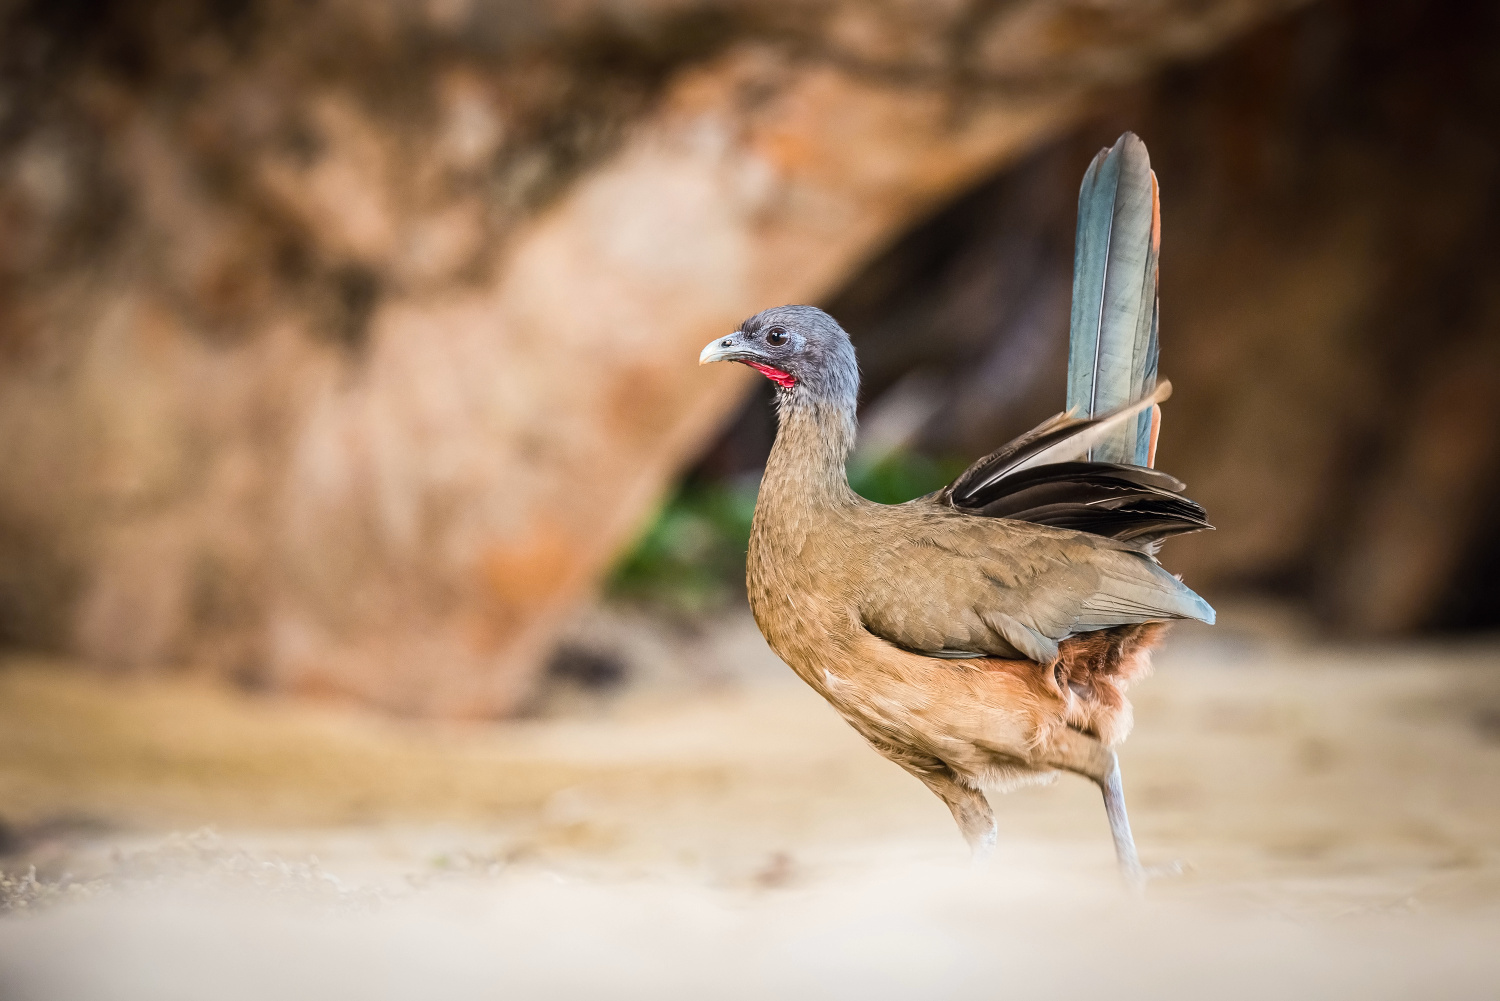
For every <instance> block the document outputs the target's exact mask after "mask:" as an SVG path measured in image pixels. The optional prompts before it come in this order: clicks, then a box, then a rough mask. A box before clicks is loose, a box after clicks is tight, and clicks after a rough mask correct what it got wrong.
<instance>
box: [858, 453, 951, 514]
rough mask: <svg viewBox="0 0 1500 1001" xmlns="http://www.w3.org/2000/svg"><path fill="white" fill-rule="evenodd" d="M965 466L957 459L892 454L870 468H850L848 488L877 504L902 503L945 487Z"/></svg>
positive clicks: (914, 454)
mask: <svg viewBox="0 0 1500 1001" xmlns="http://www.w3.org/2000/svg"><path fill="white" fill-rule="evenodd" d="M966 465H967V463H965V462H963V461H962V460H957V459H934V458H932V457H931V456H926V455H922V454H920V453H917V452H895V453H893V454H891V455H889V456H887V457H886V458H884V459H882V460H881V461H880V462H877V463H875V464H873V465H869V466H861V465H858V464H855V465H851V466H850V467H849V485H850V486H851V487H853V488H854V492H855V493H857V494H859V495H860V496H861V497H864V498H866V499H868V500H872V501H875V502H876V503H877V504H903V503H905V502H906V501H909V500H911V499H912V498H914V497H922V496H924V495H926V494H930V493H932V492H933V491H934V490H941V489H942V488H943V487H946V486H947V485H948V484H949V483H952V482H953V480H954V478H955V477H956V476H958V474H959V473H961V472H963V471H964V467H965V466H966Z"/></svg>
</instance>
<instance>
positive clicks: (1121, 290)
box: [1068, 132, 1161, 466]
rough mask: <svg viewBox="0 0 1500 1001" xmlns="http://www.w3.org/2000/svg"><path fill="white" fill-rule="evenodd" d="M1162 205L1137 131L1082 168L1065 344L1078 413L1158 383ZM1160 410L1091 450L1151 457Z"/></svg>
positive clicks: (1099, 410)
mask: <svg viewBox="0 0 1500 1001" xmlns="http://www.w3.org/2000/svg"><path fill="white" fill-rule="evenodd" d="M1160 206H1161V202H1160V198H1159V193H1158V191H1157V187H1156V175H1155V174H1154V173H1152V171H1151V158H1150V156H1149V155H1148V154H1147V152H1146V144H1145V143H1143V142H1141V140H1140V139H1139V138H1138V137H1137V136H1136V135H1135V134H1134V133H1133V132H1127V133H1125V134H1124V135H1122V136H1121V137H1120V138H1119V140H1118V141H1117V142H1116V143H1115V144H1114V146H1112V147H1110V148H1109V149H1107V150H1101V151H1100V152H1099V155H1098V156H1096V157H1095V158H1094V162H1093V163H1091V164H1090V165H1089V169H1088V172H1087V173H1086V174H1084V177H1083V186H1082V187H1081V188H1080V189H1079V192H1078V235H1077V245H1076V249H1075V251H1074V258H1073V315H1072V324H1071V326H1070V334H1069V348H1068V410H1069V412H1070V413H1072V414H1073V415H1075V416H1078V417H1083V418H1092V417H1096V416H1099V415H1101V414H1106V413H1109V412H1110V411H1114V410H1119V409H1120V408H1121V407H1124V406H1127V405H1129V404H1131V403H1134V402H1135V401H1136V400H1139V399H1140V398H1141V397H1143V396H1145V395H1146V394H1147V393H1149V392H1150V391H1151V390H1152V388H1154V387H1155V385H1156V362H1157V306H1158V303H1157V296H1156V277H1157V253H1158V251H1159V250H1160V247H1161V207H1160ZM1157 419H1158V418H1157V413H1156V412H1154V411H1152V410H1147V411H1145V412H1143V413H1142V414H1141V415H1140V418H1139V420H1137V421H1136V422H1135V423H1134V424H1132V425H1131V426H1128V427H1121V428H1119V429H1118V430H1116V431H1115V432H1114V433H1112V434H1111V435H1110V437H1109V438H1108V440H1106V441H1104V442H1101V443H1099V444H1097V445H1095V446H1094V448H1093V449H1092V451H1091V452H1090V455H1089V458H1091V459H1093V460H1096V461H1099V462H1116V463H1126V464H1132V465H1138V466H1145V465H1149V464H1150V461H1151V458H1152V456H1151V438H1152V435H1153V422H1154V421H1155V420H1157Z"/></svg>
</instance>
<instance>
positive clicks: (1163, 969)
mask: <svg viewBox="0 0 1500 1001" xmlns="http://www.w3.org/2000/svg"><path fill="white" fill-rule="evenodd" d="M1226 619H1227V620H1229V621H1230V626H1229V627H1228V628H1221V629H1219V630H1217V631H1215V632H1208V631H1206V630H1205V631H1190V630H1183V631H1181V632H1179V634H1177V635H1176V636H1175V637H1174V638H1173V641H1172V643H1171V645H1170V648H1169V649H1168V650H1167V651H1166V653H1165V654H1164V655H1163V656H1162V657H1161V658H1160V659H1159V669H1158V672H1157V676H1156V677H1155V678H1154V679H1152V680H1151V681H1149V682H1147V683H1146V684H1145V685H1144V686H1142V687H1141V688H1139V689H1138V690H1137V696H1136V706H1137V727H1136V733H1135V735H1134V736H1133V737H1132V738H1131V740H1130V742H1129V743H1128V744H1127V745H1126V747H1125V749H1124V751H1123V754H1122V760H1123V766H1124V769H1125V777H1126V784H1127V794H1128V796H1129V799H1130V803H1131V809H1132V818H1133V820H1134V823H1135V827H1136V835H1137V839H1138V841H1139V842H1140V846H1141V850H1142V854H1143V856H1144V857H1145V859H1146V861H1147V862H1148V863H1168V862H1173V861H1180V862H1182V863H1183V866H1184V869H1185V871H1184V872H1183V874H1182V875H1179V876H1175V877H1167V878H1162V879H1159V880H1156V881H1155V882H1153V883H1152V884H1151V886H1150V887H1149V889H1148V891H1147V893H1146V894H1145V896H1144V898H1134V897H1132V896H1130V895H1128V894H1127V893H1125V892H1124V891H1123V890H1122V888H1121V887H1120V884H1119V883H1118V881H1117V879H1116V878H1115V875H1114V872H1113V858H1112V852H1111V849H1110V844H1109V837H1108V833H1107V829H1106V825H1105V822H1104V817H1103V811H1102V808H1101V806H1100V803H1099V798H1098V794H1097V792H1096V791H1095V790H1094V789H1093V788H1092V787H1090V786H1088V785H1087V784H1086V783H1084V782H1082V781H1081V780H1077V779H1073V778H1071V777H1064V778H1063V779H1061V780H1060V781H1059V782H1057V783H1056V784H1055V785H1052V786H1049V787H1045V788H1037V789H1027V790H1021V791H1018V792H1015V793H1012V794H1010V795H1008V796H1003V797H997V798H996V807H997V814H998V815H999V819H1000V825H1001V836H1000V846H999V850H998V853H997V856H998V857H997V858H996V860H995V861H994V862H993V863H992V864H990V865H987V866H984V867H981V868H974V867H971V866H970V865H969V863H968V860H967V854H966V850H965V849H964V846H963V844H962V841H961V840H960V839H959V837H958V835H957V833H956V831H955V830H954V829H953V825H952V821H951V820H950V818H949V817H948V815H947V812H946V810H944V808H943V807H942V806H941V804H939V803H938V801H937V800H936V799H934V798H932V797H931V796H930V795H929V794H928V793H927V792H926V791H925V790H924V789H922V788H921V787H920V786H919V785H918V784H917V783H916V782H915V781H914V780H912V779H910V778H909V777H907V776H906V775H904V774H903V773H902V772H900V771H899V770H898V769H896V768H895V767H894V766H892V765H890V764H888V763H886V762H884V761H883V760H882V759H880V758H879V757H878V756H876V755H875V754H874V753H873V752H871V751H870V750H869V749H868V748H866V747H865V746H864V745H863V744H862V743H861V742H860V741H859V740H858V738H856V737H855V736H854V734H853V733H852V732H851V731H849V730H848V729H847V728H846V727H845V726H844V725H843V724H842V723H841V722H840V721H839V720H838V719H837V718H836V717H835V716H834V715H833V713H832V711H831V710H829V709H828V708H827V707H826V706H824V705H823V704H822V702H821V701H819V700H818V699H817V698H816V696H814V695H812V694H811V693H810V692H808V691H806V690H805V689H803V688H802V687H801V686H800V684H799V683H797V682H796V681H795V679H794V678H791V676H790V673H789V672H787V671H786V669H785V668H783V667H781V666H780V665H779V664H778V663H776V662H775V660H774V658H773V657H772V656H771V655H770V654H769V652H768V651H766V650H765V648H764V646H763V645H762V644H761V643H760V641H759V638H758V636H756V635H755V634H754V631H753V626H752V625H751V624H749V623H748V621H747V620H745V619H740V618H733V619H730V620H727V621H725V622H722V623H720V624H718V625H716V626H715V627H713V628H711V629H708V630H706V631H704V632H701V633H699V634H696V635H676V636H674V635H672V634H671V633H670V632H662V631H661V630H659V629H657V630H652V629H648V628H643V627H642V626H641V625H640V624H639V623H634V624H632V623H630V622H625V623H623V624H622V623H621V622H618V621H616V622H613V623H609V622H606V623H604V624H603V625H598V624H596V625H595V626H594V627H592V628H594V629H595V631H596V632H597V631H599V630H603V631H604V632H605V633H610V636H609V637H608V638H609V640H610V642H612V643H614V644H616V645H617V646H620V647H621V648H622V649H625V651H626V654H627V656H628V659H629V661H630V662H631V663H632V664H634V665H636V666H637V667H638V670H637V681H636V682H635V683H634V684H632V685H630V686H629V687H628V689H627V690H626V692H624V693H623V694H618V695H615V696H611V697H607V698H606V697H592V696H587V695H585V694H581V693H577V692H569V691H566V690H559V691H555V692H554V693H553V694H552V696H551V697H550V698H549V699H548V700H546V701H545V702H544V703H543V704H542V705H541V706H540V707H539V713H540V715H539V716H538V717H537V718H533V719H529V720H524V721H520V722H515V723H510V724H506V725H498V726H497V725H488V726H479V725H475V726H467V727H451V726H450V727H437V726H431V725H423V724H414V723H395V722H391V721H387V720H380V719H375V718H370V717H367V716H362V715H359V714H356V713H352V712H349V711H346V710H339V709H336V708H316V707H307V706H288V705H285V704H282V703H278V702H276V701H274V700H269V699H265V698H259V697H255V696H251V695H243V694H235V693H226V692H223V691H218V690H214V689H211V688H206V687H203V686H201V685H199V684H197V683H195V682H194V681H192V680H191V679H178V680H175V681H169V682H162V681H155V682H144V681H135V682H131V681H121V680H113V681H106V680H103V679H99V678H95V677H90V676H87V675H82V674H80V673H78V672H76V671H71V670H65V669H63V667H62V666H59V665H51V664H46V663H40V662H34V661H24V660H15V661H12V662H10V663H8V664H6V665H5V666H4V667H3V668H0V804H3V806H0V816H3V818H4V820H5V821H6V823H7V825H8V827H9V833H8V835H7V838H6V840H8V841H9V842H10V845H9V849H10V854H9V855H8V856H7V857H5V858H3V859H0V869H3V870H4V872H5V873H6V874H7V877H6V879H5V880H4V881H3V883H4V885H3V888H0V900H5V901H8V906H9V907H10V913H9V914H6V915H4V916H0V998H4V999H6V1001H12V999H14V1001H27V999H49V1001H50V999H59V998H80V999H83V998H88V999H95V998H99V999H122V1001H123V999H131V1001H135V999H142V1001H145V999H151V1001H172V999H177V998H182V999H189V998H192V999H205V998H213V999H215V1001H220V999H223V1001H237V999H241V998H244V999H247V1001H248V999H252V998H253V999H262V998H273V997H274V998H316V999H320V1001H321V999H341V998H351V999H354V998H358V999H362V1001H363V999H385V998H391V999H397V998H400V999H405V998H443V999H449V998H452V999H469V998H476V999H478V998H502V997H503V998H507V999H510V998H532V997H536V998H575V997H598V996H606V997H612V998H613V997H625V998H634V997H642V998H647V997H649V998H678V997H691V998H699V997H714V998H718V997H725V998H739V997H746V998H750V997H770V996H774V997H785V998H801V997H809V998H811V997H857V998H886V997H891V998H894V997H906V998H911V997H920V998H928V997H933V998H939V997H973V996H975V993H976V991H977V992H979V996H986V997H988V996H996V997H1008V996H1018V995H1019V994H1020V993H1021V992H1023V991H1024V992H1025V994H1026V996H1028V997H1029V996H1040V997H1058V998H1069V997H1078V996H1083V995H1085V994H1095V993H1098V992H1099V991H1102V990H1108V991H1110V992H1111V993H1112V994H1114V995H1116V996H1123V997H1179V996H1181V997H1215V998H1220V997H1226V998H1233V997H1265V996H1279V997H1309V998H1328V997H1362V998H1370V997H1376V998H1385V997H1389V998H1405V997H1424V998H1435V997H1475V998H1480V997H1483V998H1493V997H1497V996H1500V644H1497V643H1495V642H1494V641H1490V642H1473V643H1465V644H1451V645H1445V646H1433V645H1427V646H1410V647H1402V648H1395V647H1382V648H1372V649H1366V650H1353V649H1344V648H1332V649H1329V648H1320V647H1317V646H1315V645H1312V644H1308V643H1305V642H1299V641H1297V640H1295V639H1288V638H1286V633H1285V631H1284V630H1283V631H1277V630H1267V629H1265V628H1260V627H1259V626H1258V625H1256V623H1257V622H1258V620H1256V619H1255V618H1254V616H1251V615H1249V614H1246V615H1244V616H1241V625H1242V626H1243V628H1238V629H1237V628H1235V624H1234V621H1233V620H1234V617H1233V616H1226ZM611 630H613V632H612V633H611ZM585 631H587V630H585ZM641 665H650V666H649V668H643V667H641ZM204 825H213V827H212V829H209V830H204V829H202V828H203V827H204ZM174 832H176V833H174ZM33 866H35V877H34V878H33V877H32V876H31V875H30V873H31V867H33Z"/></svg>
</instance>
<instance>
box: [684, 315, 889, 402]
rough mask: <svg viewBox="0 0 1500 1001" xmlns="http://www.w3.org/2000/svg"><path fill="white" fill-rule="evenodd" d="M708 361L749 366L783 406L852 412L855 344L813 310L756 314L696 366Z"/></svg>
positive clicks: (855, 387) (709, 350)
mask: <svg viewBox="0 0 1500 1001" xmlns="http://www.w3.org/2000/svg"><path fill="white" fill-rule="evenodd" d="M712 361H737V362H742V363H743V364H746V365H749V366H750V367H751V368H753V369H756V370H757V371H759V372H760V373H761V374H762V375H764V376H765V377H766V378H768V379H770V380H771V381H772V382H774V383H776V385H777V386H779V387H780V389H779V390H778V394H777V395H778V396H779V397H781V398H782V400H783V401H785V402H797V401H799V400H806V401H808V402H824V403H832V404H834V405H836V406H838V407H840V408H847V409H849V410H850V411H852V410H853V409H854V405H855V401H856V399H857V398H858V396H859V363H858V362H856V361H855V359H854V345H853V344H850V343H849V335H848V334H846V333H844V328H843V327H841V326H839V324H838V321H837V320H835V319H834V318H833V317H831V316H829V315H828V314H827V313H825V312H823V311H822V310H821V309H818V308H817V307H815V306H777V307H775V308H774V309H768V310H765V311H764V312H761V313H756V314H755V315H754V316H752V317H750V319H748V320H746V321H745V322H744V323H741V324H740V328H739V329H738V330H736V331H735V332H734V333H732V334H730V335H729V336H728V337H721V338H719V339H718V340H716V341H713V342H711V343H710V344H709V345H708V346H707V347H706V348H704V349H703V353H702V354H700V355H699V356H698V363H699V364H700V365H707V364H708V363H709V362H712Z"/></svg>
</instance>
